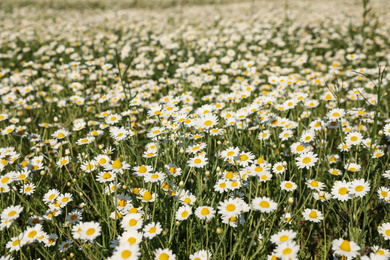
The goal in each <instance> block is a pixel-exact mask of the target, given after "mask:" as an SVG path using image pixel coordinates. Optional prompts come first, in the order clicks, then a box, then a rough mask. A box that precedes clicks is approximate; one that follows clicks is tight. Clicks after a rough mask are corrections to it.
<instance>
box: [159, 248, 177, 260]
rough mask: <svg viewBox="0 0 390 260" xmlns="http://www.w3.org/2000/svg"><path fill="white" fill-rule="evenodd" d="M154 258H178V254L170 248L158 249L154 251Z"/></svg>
mask: <svg viewBox="0 0 390 260" xmlns="http://www.w3.org/2000/svg"><path fill="white" fill-rule="evenodd" d="M154 256H155V258H154V260H176V255H175V254H174V253H173V252H172V250H170V249H161V248H159V249H157V250H156V251H155V252H154Z"/></svg>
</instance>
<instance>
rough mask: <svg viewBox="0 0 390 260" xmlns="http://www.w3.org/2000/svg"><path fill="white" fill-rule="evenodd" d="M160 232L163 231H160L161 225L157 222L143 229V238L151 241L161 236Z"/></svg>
mask: <svg viewBox="0 0 390 260" xmlns="http://www.w3.org/2000/svg"><path fill="white" fill-rule="evenodd" d="M162 230H163V229H162V227H161V224H160V223H159V222H157V223H155V222H152V223H149V224H147V225H146V226H145V227H144V228H143V231H144V237H146V238H148V239H152V238H154V237H155V236H158V235H159V234H161V232H162Z"/></svg>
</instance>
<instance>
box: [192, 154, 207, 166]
mask: <svg viewBox="0 0 390 260" xmlns="http://www.w3.org/2000/svg"><path fill="white" fill-rule="evenodd" d="M187 164H188V165H189V166H190V167H195V168H203V167H204V166H206V165H207V164H208V162H207V158H206V156H205V155H198V156H195V157H194V158H191V159H189V160H188V161H187Z"/></svg>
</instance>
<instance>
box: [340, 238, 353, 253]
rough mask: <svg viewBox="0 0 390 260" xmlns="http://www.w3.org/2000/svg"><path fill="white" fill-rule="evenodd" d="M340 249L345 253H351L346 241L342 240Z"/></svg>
mask: <svg viewBox="0 0 390 260" xmlns="http://www.w3.org/2000/svg"><path fill="white" fill-rule="evenodd" d="M340 249H341V250H343V251H345V252H350V251H351V244H350V243H349V241H348V240H344V241H343V243H341V245H340Z"/></svg>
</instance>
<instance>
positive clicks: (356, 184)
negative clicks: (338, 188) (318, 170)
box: [349, 179, 370, 198]
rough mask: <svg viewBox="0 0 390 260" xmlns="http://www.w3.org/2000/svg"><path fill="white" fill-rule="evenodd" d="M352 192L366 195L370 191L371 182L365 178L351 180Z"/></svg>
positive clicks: (361, 195) (357, 194) (357, 195)
mask: <svg viewBox="0 0 390 260" xmlns="http://www.w3.org/2000/svg"><path fill="white" fill-rule="evenodd" d="M350 185H351V186H350V189H349V191H350V194H352V195H355V196H356V197H361V198H362V197H364V196H365V195H366V194H367V192H369V191H370V184H369V183H368V182H366V181H364V179H360V180H353V181H352V182H350Z"/></svg>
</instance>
